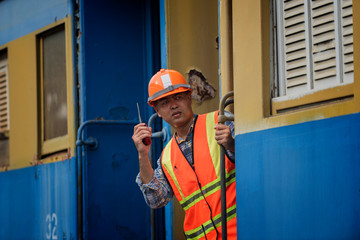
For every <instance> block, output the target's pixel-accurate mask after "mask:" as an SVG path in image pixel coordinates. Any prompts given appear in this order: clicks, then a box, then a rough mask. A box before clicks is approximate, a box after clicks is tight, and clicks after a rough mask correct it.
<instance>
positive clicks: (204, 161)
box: [161, 112, 236, 239]
mask: <svg viewBox="0 0 360 240" xmlns="http://www.w3.org/2000/svg"><path fill="white" fill-rule="evenodd" d="M217 115H218V112H212V113H208V114H205V115H199V116H198V118H197V120H196V122H195V124H194V134H193V135H194V136H193V137H194V138H193V160H194V165H193V166H190V164H189V163H188V161H187V160H186V158H185V157H184V155H183V153H182V152H181V150H180V148H179V146H178V144H177V143H176V141H175V140H174V138H172V139H171V140H170V141H169V143H168V144H167V145H166V147H165V148H164V150H163V153H162V160H161V163H162V167H163V170H164V173H165V175H166V177H167V179H168V180H169V183H170V185H171V187H172V189H173V192H174V195H175V196H176V198H177V199H178V201H179V203H180V205H181V206H182V207H183V209H184V210H185V221H184V231H185V234H186V236H187V238H189V239H200V238H202V237H203V236H204V235H205V234H208V233H209V232H211V231H215V227H216V228H217V229H218V228H219V226H221V220H220V219H221V206H220V146H219V145H218V144H217V142H216V140H215V129H214V127H215V124H216V123H217ZM225 158H226V170H227V171H226V186H227V200H228V201H227V212H228V216H227V219H228V221H230V220H231V219H233V218H236V199H235V165H234V164H233V163H231V162H230V160H229V159H228V158H227V157H225ZM199 211H200V212H201V214H199ZM210 216H211V218H210ZM235 220H236V219H235ZM235 224H236V222H235ZM214 225H215V226H214ZM235 228H236V227H235ZM217 231H219V230H217ZM235 231H236V229H235Z"/></svg>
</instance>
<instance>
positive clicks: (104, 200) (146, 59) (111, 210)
mask: <svg viewBox="0 0 360 240" xmlns="http://www.w3.org/2000/svg"><path fill="white" fill-rule="evenodd" d="M158 7H159V6H158V1H148V0H136V1H111V0H105V1H101V2H98V1H84V0H82V1H80V8H79V13H80V14H79V17H80V32H81V33H80V34H78V37H79V39H80V47H79V56H80V57H79V66H80V68H81V70H80V74H79V89H80V90H79V102H80V104H79V105H80V107H79V111H80V113H81V114H80V119H81V121H80V123H79V130H78V138H77V150H78V151H77V155H78V160H79V164H78V167H79V171H78V173H79V178H78V179H79V187H78V191H79V196H80V198H79V200H80V201H79V204H78V207H79V211H78V214H79V216H78V221H79V224H78V227H79V229H78V231H79V236H78V237H79V238H82V239H151V233H152V232H153V231H156V230H154V229H152V228H151V217H150V208H149V207H148V206H147V205H146V204H145V201H144V199H143V196H142V193H141V191H140V190H139V188H138V186H137V184H136V183H135V178H136V175H137V173H138V171H139V166H138V164H139V163H138V154H137V151H136V148H135V146H134V143H133V141H132V139H131V137H132V134H133V128H134V126H135V125H136V124H137V123H138V115H137V108H136V103H137V102H138V103H139V105H140V110H141V112H142V118H143V120H144V121H147V119H148V118H149V116H150V115H151V114H152V112H151V111H152V109H151V108H150V107H149V106H148V105H147V104H146V101H147V83H148V81H149V79H150V77H151V76H152V75H153V73H154V72H155V71H157V70H158V69H159V63H160V60H159V57H160V56H159V55H160V54H159V51H160V50H159V49H160V48H159V45H160V44H159V41H160V40H159V14H158V11H159V10H158ZM158 154H159V153H158ZM157 156H158V155H157ZM81 195H82V196H81ZM161 211H162V210H159V211H158V213H157V216H158V218H159V219H157V220H156V223H157V226H158V229H163V228H162V227H161V226H160V225H161V224H162V221H163V220H162V219H163V218H162V215H163V214H162V212H161ZM163 235H164V233H162V232H161V231H160V232H157V235H156V239H163Z"/></svg>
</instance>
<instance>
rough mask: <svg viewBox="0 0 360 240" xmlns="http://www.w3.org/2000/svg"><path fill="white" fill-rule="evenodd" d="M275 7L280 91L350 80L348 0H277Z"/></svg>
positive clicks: (300, 90) (290, 92)
mask: <svg viewBox="0 0 360 240" xmlns="http://www.w3.org/2000/svg"><path fill="white" fill-rule="evenodd" d="M277 7H278V9H277V14H278V17H277V19H278V24H277V25H278V26H277V27H278V48H277V49H278V51H279V52H278V57H279V58H283V60H281V59H279V61H278V62H279V65H280V66H279V81H282V83H279V86H280V95H298V94H302V93H306V92H307V91H310V90H320V89H325V88H329V87H333V86H337V85H339V84H342V83H350V82H352V81H353V37H352V29H353V28H352V0H278V1H277ZM279 16H280V17H279ZM281 88H282V89H281Z"/></svg>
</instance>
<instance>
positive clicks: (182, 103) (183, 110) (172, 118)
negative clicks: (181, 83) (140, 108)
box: [154, 92, 193, 128]
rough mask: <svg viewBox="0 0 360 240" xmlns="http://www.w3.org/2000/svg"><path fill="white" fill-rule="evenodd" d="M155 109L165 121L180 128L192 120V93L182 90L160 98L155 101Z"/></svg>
mask: <svg viewBox="0 0 360 240" xmlns="http://www.w3.org/2000/svg"><path fill="white" fill-rule="evenodd" d="M154 108H155V111H156V112H157V114H158V115H159V117H162V118H163V119H164V120H165V122H167V123H169V124H170V125H171V126H173V127H175V128H179V127H182V126H184V125H185V124H187V123H188V122H189V121H191V120H192V117H193V111H192V108H191V93H190V92H181V93H177V94H174V95H170V96H167V97H164V98H161V99H159V100H158V101H156V102H155V107H154Z"/></svg>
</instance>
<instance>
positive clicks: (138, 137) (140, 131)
mask: <svg viewBox="0 0 360 240" xmlns="http://www.w3.org/2000/svg"><path fill="white" fill-rule="evenodd" d="M151 132H152V129H151V127H147V126H146V124H145V123H139V124H138V125H136V126H135V127H134V134H133V136H132V140H133V141H134V143H135V147H136V149H137V150H138V152H139V155H141V156H147V155H148V153H149V150H150V145H145V144H144V143H143V142H142V140H143V139H144V138H146V137H151Z"/></svg>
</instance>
